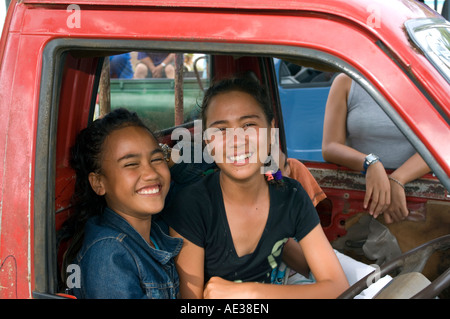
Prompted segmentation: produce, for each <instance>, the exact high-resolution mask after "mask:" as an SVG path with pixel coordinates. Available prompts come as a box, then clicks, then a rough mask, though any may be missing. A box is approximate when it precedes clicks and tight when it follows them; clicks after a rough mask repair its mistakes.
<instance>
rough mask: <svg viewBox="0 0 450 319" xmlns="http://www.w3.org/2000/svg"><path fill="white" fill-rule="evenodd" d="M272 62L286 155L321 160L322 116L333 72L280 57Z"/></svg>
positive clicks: (334, 74) (300, 158)
mask: <svg viewBox="0 0 450 319" xmlns="http://www.w3.org/2000/svg"><path fill="white" fill-rule="evenodd" d="M274 65H275V71H276V75H277V82H278V90H279V95H280V102H281V108H282V111H283V122H284V130H285V134H286V145H287V156H288V157H291V158H297V159H299V160H303V161H313V162H324V160H323V158H322V134H323V117H324V114H325V105H326V102H327V98H328V92H329V91H330V86H331V83H332V82H333V79H334V77H335V76H336V73H334V72H322V71H318V70H315V69H313V68H308V67H300V66H298V65H295V64H291V63H289V62H287V61H283V60H280V59H274ZM300 123H302V124H301V125H300ZM305 123H307V125H305Z"/></svg>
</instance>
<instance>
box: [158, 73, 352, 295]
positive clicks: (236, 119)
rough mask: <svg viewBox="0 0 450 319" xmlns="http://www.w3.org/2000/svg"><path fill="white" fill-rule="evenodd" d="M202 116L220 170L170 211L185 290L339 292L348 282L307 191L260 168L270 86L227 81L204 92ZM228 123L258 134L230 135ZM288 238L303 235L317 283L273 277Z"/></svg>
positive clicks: (269, 137)
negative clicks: (274, 279)
mask: <svg viewBox="0 0 450 319" xmlns="http://www.w3.org/2000/svg"><path fill="white" fill-rule="evenodd" d="M202 117H203V118H202V120H203V127H204V128H206V130H208V131H209V133H211V134H207V139H206V141H205V142H206V143H207V145H208V148H209V149H210V150H211V151H212V153H211V155H212V156H213V157H214V159H215V162H216V164H217V166H218V167H219V168H220V171H219V172H216V173H213V174H210V175H207V176H206V177H204V178H203V179H202V180H200V181H199V182H197V183H195V184H193V185H192V186H188V187H186V188H185V189H183V190H182V191H180V193H179V194H178V195H177V197H176V198H175V200H174V201H172V204H171V206H170V207H168V208H167V210H166V211H165V213H164V218H165V219H166V221H167V222H168V223H169V225H170V227H171V234H172V235H173V236H176V237H180V238H183V239H184V241H183V248H182V249H181V252H180V254H179V255H178V256H177V257H176V264H177V269H178V273H179V275H180V292H181V296H182V297H183V298H202V297H204V298H333V297H337V296H338V295H339V294H340V293H341V292H343V291H344V289H346V288H347V287H348V283H347V280H346V277H345V275H344V273H343V271H342V268H341V266H340V264H339V261H338V259H337V257H336V255H335V253H334V252H333V249H332V248H331V246H330V244H329V242H328V240H327V238H326V236H325V235H324V233H323V230H322V228H321V226H320V224H319V218H318V215H317V213H316V211H315V209H314V206H313V204H312V202H311V200H310V199H309V197H308V195H307V194H306V192H305V190H304V189H303V187H302V186H301V185H300V183H298V182H297V181H295V180H292V179H290V178H287V177H284V178H283V179H282V180H279V181H277V182H276V183H273V181H274V180H272V178H271V177H270V176H269V178H268V179H267V178H266V177H265V175H264V174H262V172H261V168H262V167H263V166H264V163H266V162H267V161H268V159H269V153H270V152H271V151H274V150H273V149H272V150H271V144H273V142H274V139H275V136H274V135H273V132H274V130H271V129H272V128H274V119H273V113H272V110H271V105H270V103H269V102H268V99H267V96H266V93H265V90H264V89H263V88H262V87H261V86H260V85H259V83H256V82H255V81H253V80H247V79H228V80H223V81H221V82H219V83H217V84H215V85H213V86H212V87H210V88H209V89H208V91H207V92H206V93H205V97H204V100H203V105H202ZM230 129H231V130H240V131H241V132H242V131H248V130H251V131H252V132H256V133H255V134H253V133H252V134H244V137H243V138H234V137H233V138H230V136H232V135H227V134H226V133H227V131H229V130H230ZM261 150H266V154H265V155H264V156H261V154H262V153H263V152H261ZM269 180H271V181H269ZM290 237H295V238H297V239H298V240H299V245H300V246H301V248H302V249H303V251H304V254H305V257H306V260H307V262H308V265H309V266H310V269H311V272H312V273H313V275H314V277H315V279H316V283H314V284H311V285H291V286H288V285H275V284H270V282H271V281H272V275H273V271H274V270H275V269H276V268H277V266H278V265H279V264H280V262H281V251H282V249H283V246H284V244H285V243H286V241H287V240H288V238H290Z"/></svg>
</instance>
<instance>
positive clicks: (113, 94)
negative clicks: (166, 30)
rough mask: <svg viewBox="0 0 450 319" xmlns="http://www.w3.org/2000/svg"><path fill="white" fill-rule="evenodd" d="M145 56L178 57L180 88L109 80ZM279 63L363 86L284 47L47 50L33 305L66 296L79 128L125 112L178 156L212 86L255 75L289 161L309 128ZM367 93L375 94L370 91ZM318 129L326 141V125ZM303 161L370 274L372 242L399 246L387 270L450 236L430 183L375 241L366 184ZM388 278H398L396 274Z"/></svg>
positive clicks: (438, 257)
mask: <svg viewBox="0 0 450 319" xmlns="http://www.w3.org/2000/svg"><path fill="white" fill-rule="evenodd" d="M138 51H153V52H167V53H175V54H176V55H177V59H178V60H177V62H176V70H177V71H176V75H175V78H174V79H167V78H166V79H142V80H137V79H120V78H114V77H111V73H110V65H109V57H110V56H115V55H120V54H124V53H130V54H131V55H133V53H135V52H138ZM187 55H192V56H196V57H199V59H198V60H197V61H196V62H197V63H196V64H197V65H195V67H193V68H192V69H190V68H188V67H187V66H185V65H184V64H185V63H184V57H185V56H187ZM274 59H282V60H283V59H285V60H289V61H292V60H294V61H295V62H296V63H297V64H295V65H297V66H299V67H303V68H304V70H307V71H309V72H310V73H314V74H316V75H317V74H335V73H337V72H346V73H348V74H349V75H350V76H352V77H353V78H355V79H356V80H359V79H361V75H360V74H359V73H358V72H356V71H355V70H354V69H353V68H352V67H349V66H348V65H347V64H346V63H345V62H343V61H342V60H340V59H338V58H336V57H333V56H329V55H326V54H324V53H322V52H314V51H313V50H304V51H301V52H292V48H288V47H281V46H280V47H277V46H264V45H251V44H249V45H232V44H217V43H216V44H209V45H206V44H203V43H189V42H166V43H164V42H156V41H155V42H149V41H131V40H127V41H126V40H123V41H108V40H86V39H82V40H81V39H58V40H54V41H53V42H52V43H50V44H49V45H47V47H46V48H45V52H44V60H43V74H42V85H41V92H40V93H41V94H40V101H39V103H40V111H39V119H38V131H37V134H38V136H37V141H38V146H37V150H38V151H37V153H36V163H37V168H36V179H35V180H36V181H39V185H35V189H36V195H35V202H34V205H35V211H36V215H35V228H34V238H35V241H34V242H35V252H34V265H35V274H36V275H35V278H36V285H35V287H36V289H35V292H34V297H35V298H47V297H50V296H56V295H57V294H58V293H61V292H64V291H61V284H64V283H62V282H61V277H60V275H61V272H62V271H65V270H64V269H61V259H62V256H63V254H64V249H65V247H66V246H65V245H66V244H67V242H60V241H59V238H58V231H59V230H60V229H61V227H62V225H63V223H64V221H65V220H66V219H67V217H68V216H69V215H70V213H71V195H72V192H73V187H74V173H73V170H72V169H71V168H70V166H69V157H70V147H71V145H72V144H73V142H74V139H75V136H76V135H77V133H78V132H79V131H80V130H81V129H82V128H84V127H86V125H87V124H88V123H89V122H91V121H93V120H94V119H95V118H96V117H98V116H102V114H104V113H105V112H108V111H109V110H111V109H114V108H117V107H126V108H129V109H130V110H133V111H136V112H137V113H138V114H139V115H140V116H141V117H143V119H144V120H146V121H147V123H148V125H149V126H150V127H151V128H152V129H154V130H155V131H156V132H157V133H158V136H159V138H160V142H161V143H165V144H168V145H169V146H171V147H173V146H174V145H175V144H176V142H177V141H176V140H173V139H172V137H171V133H172V131H173V130H174V128H176V127H180V126H182V127H185V128H188V129H190V130H191V132H192V134H194V120H196V119H198V107H199V104H200V103H201V99H202V96H203V92H204V90H205V88H207V87H208V85H209V84H210V83H211V82H212V81H215V80H217V79H220V78H224V77H229V76H233V75H240V74H252V76H254V77H257V78H258V79H259V81H260V82H261V83H262V84H263V85H264V86H265V87H266V88H267V89H268V91H269V93H270V97H271V100H272V105H273V109H274V112H275V119H276V126H277V127H278V128H279V129H280V136H279V139H280V140H279V143H280V148H281V150H282V151H283V152H284V153H285V154H286V153H288V148H289V145H288V143H287V141H289V140H290V139H295V138H296V136H289V137H287V136H286V134H287V133H286V131H285V127H286V126H289V127H291V126H292V125H296V126H299V127H300V126H302V125H308V124H309V125H310V123H306V121H307V119H306V118H305V119H302V118H290V117H283V115H284V114H283V105H281V101H280V95H279V89H280V87H281V84H282V83H281V81H282V80H281V77H280V76H279V72H276V70H275V65H274ZM300 72H301V71H300ZM297 75H300V74H297ZM296 78H297V76H296ZM361 83H364V84H365V85H366V86H369V87H370V83H369V82H361ZM304 104H305V103H303V104H302V101H298V105H295V106H293V107H310V106H309V105H304ZM323 107H324V106H323V105H322V108H323ZM318 111H320V110H318ZM322 112H323V109H322ZM292 121H295V122H292ZM302 121H303V122H302ZM302 123H303V124H302ZM317 126H318V128H319V133H320V129H321V127H322V123H317ZM289 134H292V132H289ZM301 137H302V138H305V139H308V138H309V137H308V136H301ZM299 138H300V136H299ZM297 159H298V160H300V161H302V162H303V163H304V164H305V165H306V166H307V167H308V168H309V170H310V172H311V173H312V174H313V176H314V177H315V178H316V180H317V181H318V183H319V185H320V186H321V187H322V189H323V190H324V192H325V193H326V195H327V199H326V200H324V201H323V202H321V203H320V204H319V205H318V206H317V211H318V213H319V216H320V220H321V224H322V227H323V229H324V231H325V233H326V235H327V237H328V239H329V241H330V242H331V243H332V245H333V246H334V247H335V248H336V249H339V250H342V252H343V253H346V254H348V255H350V256H352V257H353V258H355V259H357V260H360V261H363V262H364V263H367V264H374V263H376V262H377V260H374V259H372V260H371V259H370V258H368V257H367V256H366V255H365V254H364V251H363V246H364V244H365V242H366V240H367V238H368V237H369V236H372V237H373V236H380V238H379V240H380V241H383V240H387V239H388V240H390V241H391V244H392V245H393V246H395V247H394V248H393V250H389V249H386V251H385V255H384V256H380V257H379V259H380V260H382V259H383V258H384V260H388V261H389V260H392V259H395V258H397V257H399V255H398V254H397V255H393V254H392V251H396V249H399V250H400V251H401V252H402V253H404V252H407V251H410V250H411V249H413V248H415V247H417V246H419V245H421V244H424V243H426V242H428V241H430V240H433V239H435V238H438V237H440V236H444V235H447V234H449V233H450V229H449V225H450V197H449V195H448V191H447V190H446V188H445V187H444V186H443V185H442V184H441V183H440V181H439V180H438V179H437V178H436V176H434V175H433V174H428V175H426V176H424V177H423V178H421V179H420V180H417V181H415V182H413V183H411V184H410V185H408V187H407V196H408V200H409V201H410V202H411V206H410V207H409V208H410V210H411V212H412V213H411V217H410V218H409V220H407V221H405V222H402V223H400V224H393V225H385V224H383V221H382V219H379V224H380V228H381V229H382V231H380V232H378V233H376V234H374V233H373V232H372V231H373V230H372V228H370V227H369V226H370V225H369V223H368V222H367V220H366V219H365V218H363V217H364V216H365V215H367V213H366V212H365V211H364V209H363V206H362V202H363V197H364V187H365V186H364V185H365V184H364V177H363V176H362V175H361V173H360V172H354V171H351V170H349V169H346V168H344V167H341V166H338V165H335V164H331V163H326V162H324V161H313V160H310V159H308V158H297ZM371 232H372V233H371ZM372 237H371V238H372ZM446 245H447V244H445V245H443V246H439V247H438V248H436V250H443V251H436V253H433V254H432V255H431V256H430V257H429V262H427V263H425V264H424V265H421V266H420V267H419V268H420V269H419V271H421V272H423V273H424V274H425V276H426V277H427V278H429V280H430V281H433V280H435V279H436V278H438V277H439V276H441V275H442V274H444V273H445V271H447V269H448V268H449V266H450V259H449V254H448V252H445V249H443V247H447V246H446ZM427 258H428V257H427ZM422 270H423V271H422ZM387 271H390V272H395V271H397V270H396V269H393V268H390V269H388V270H386V272H387ZM447 277H448V276H447ZM446 294H448V292H447V291H445V290H444V292H442V291H440V296H441V297H444V298H447V297H448V295H446Z"/></svg>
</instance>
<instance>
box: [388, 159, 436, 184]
mask: <svg viewBox="0 0 450 319" xmlns="http://www.w3.org/2000/svg"><path fill="white" fill-rule="evenodd" d="M429 172H430V168H429V167H428V165H427V164H426V163H425V161H424V160H423V159H422V157H421V156H420V155H419V154H418V153H416V154H414V155H413V156H411V157H410V158H409V159H408V160H407V161H406V162H405V163H403V165H402V166H400V167H399V168H397V169H396V170H395V171H394V172H392V174H391V175H390V176H392V178H395V179H396V180H398V181H399V182H400V183H402V184H403V185H404V184H406V183H409V182H411V181H413V180H415V179H418V178H420V177H422V176H423V175H425V174H427V173H429Z"/></svg>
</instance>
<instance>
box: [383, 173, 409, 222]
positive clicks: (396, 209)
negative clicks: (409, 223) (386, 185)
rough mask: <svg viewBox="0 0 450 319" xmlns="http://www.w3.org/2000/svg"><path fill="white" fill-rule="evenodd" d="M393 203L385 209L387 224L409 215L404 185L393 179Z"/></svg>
mask: <svg viewBox="0 0 450 319" xmlns="http://www.w3.org/2000/svg"><path fill="white" fill-rule="evenodd" d="M390 182H391V204H390V205H389V207H388V208H387V209H386V210H385V211H384V213H383V215H384V221H385V222H386V223H387V224H391V223H394V222H399V221H402V220H404V219H405V218H406V217H408V215H409V210H408V207H407V206H406V194H405V190H404V189H403V187H401V186H400V185H399V184H397V183H396V182H394V181H391V180H390Z"/></svg>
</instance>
